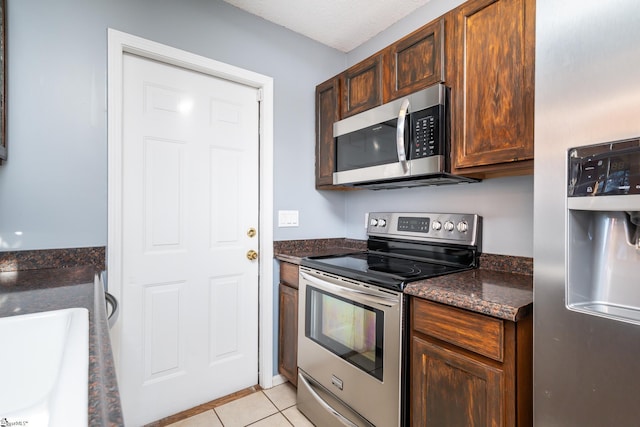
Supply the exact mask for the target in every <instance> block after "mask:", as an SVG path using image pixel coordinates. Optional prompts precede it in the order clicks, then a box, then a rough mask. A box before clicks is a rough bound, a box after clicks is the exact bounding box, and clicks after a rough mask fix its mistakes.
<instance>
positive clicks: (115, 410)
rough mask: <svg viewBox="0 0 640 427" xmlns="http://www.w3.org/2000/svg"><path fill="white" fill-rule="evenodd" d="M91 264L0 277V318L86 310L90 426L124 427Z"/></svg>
mask: <svg viewBox="0 0 640 427" xmlns="http://www.w3.org/2000/svg"><path fill="white" fill-rule="evenodd" d="M96 273H98V269H97V268H96V267H94V266H82V267H70V268H51V269H39V270H23V271H10V272H2V273H0V317H7V316H16V315H20V314H28V313H36V312H40V311H49V310H58V309H64V308H72V307H84V308H87V309H88V310H89V408H88V412H89V425H91V426H121V425H123V419H122V409H121V406H120V394H119V391H118V384H117V381H116V375H115V368H114V365H113V356H112V353H111V343H110V340H109V327H108V324H107V315H106V308H105V300H104V292H103V289H102V287H101V286H102V285H101V284H100V282H95V281H94V277H95V274H96Z"/></svg>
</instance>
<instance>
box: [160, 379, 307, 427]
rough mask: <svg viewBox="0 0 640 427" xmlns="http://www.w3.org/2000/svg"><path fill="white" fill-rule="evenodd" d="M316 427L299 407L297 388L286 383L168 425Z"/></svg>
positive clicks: (172, 426) (194, 426)
mask: <svg viewBox="0 0 640 427" xmlns="http://www.w3.org/2000/svg"><path fill="white" fill-rule="evenodd" d="M245 426H252V427H291V426H294V427H313V424H311V422H309V420H308V419H306V418H305V416H304V415H302V413H300V411H298V409H297V408H296V390H295V388H293V387H292V386H291V384H289V383H284V384H281V385H279V386H276V387H273V388H271V389H269V390H262V391H259V392H256V393H253V394H250V395H249V396H245V397H242V398H240V399H237V400H234V401H233V402H229V403H225V404H224V405H221V406H218V407H217V408H214V409H209V410H208V411H205V412H202V413H200V414H198V415H194V416H192V417H190V418H187V419H184V420H181V421H178V422H177V423H173V424H171V425H170V426H169V427H245Z"/></svg>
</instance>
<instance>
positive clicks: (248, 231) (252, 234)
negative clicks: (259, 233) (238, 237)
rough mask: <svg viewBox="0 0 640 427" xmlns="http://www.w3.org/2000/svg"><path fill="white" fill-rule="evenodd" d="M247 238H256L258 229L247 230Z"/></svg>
mask: <svg viewBox="0 0 640 427" xmlns="http://www.w3.org/2000/svg"><path fill="white" fill-rule="evenodd" d="M247 236H249V237H255V236H256V229H255V228H253V227H251V228H250V229H248V230H247Z"/></svg>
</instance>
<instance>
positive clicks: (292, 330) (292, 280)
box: [278, 262, 298, 386]
mask: <svg viewBox="0 0 640 427" xmlns="http://www.w3.org/2000/svg"><path fill="white" fill-rule="evenodd" d="M279 301H280V309H279V312H280V314H279V326H278V372H279V373H280V375H282V376H283V377H285V378H286V379H287V380H289V382H290V383H291V384H293V385H294V386H297V385H298V266H297V265H295V264H290V263H286V262H281V263H280V289H279Z"/></svg>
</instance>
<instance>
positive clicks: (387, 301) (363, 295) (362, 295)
mask: <svg viewBox="0 0 640 427" xmlns="http://www.w3.org/2000/svg"><path fill="white" fill-rule="evenodd" d="M300 274H301V275H302V278H303V279H306V280H308V281H309V282H311V283H312V284H315V285H318V286H323V287H325V288H329V289H332V290H334V291H337V292H343V293H347V294H355V295H357V297H358V298H359V299H361V300H365V301H368V302H371V303H374V304H380V305H384V306H385V307H393V306H395V305H397V304H398V299H397V298H392V297H384V296H377V295H371V294H369V293H367V292H365V291H361V290H358V289H351V288H347V287H344V286H340V285H336V284H335V283H331V282H327V281H326V280H322V279H320V278H318V277H315V276H312V275H310V274H307V273H305V272H304V271H301V272H300Z"/></svg>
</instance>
